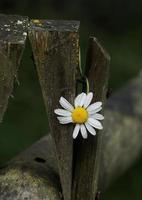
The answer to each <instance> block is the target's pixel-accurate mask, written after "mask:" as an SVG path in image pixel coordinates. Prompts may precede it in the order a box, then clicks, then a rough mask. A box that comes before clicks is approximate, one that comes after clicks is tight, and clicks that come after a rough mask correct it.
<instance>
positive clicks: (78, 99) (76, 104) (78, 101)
mask: <svg viewBox="0 0 142 200" xmlns="http://www.w3.org/2000/svg"><path fill="white" fill-rule="evenodd" d="M82 94H83V93H81V94H79V95H77V97H76V98H75V100H74V105H75V108H76V107H78V106H79V103H80V100H81V97H82Z"/></svg>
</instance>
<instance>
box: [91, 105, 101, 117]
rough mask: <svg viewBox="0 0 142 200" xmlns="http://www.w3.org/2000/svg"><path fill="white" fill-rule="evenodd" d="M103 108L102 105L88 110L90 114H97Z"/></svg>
mask: <svg viewBox="0 0 142 200" xmlns="http://www.w3.org/2000/svg"><path fill="white" fill-rule="evenodd" d="M101 110H102V107H99V108H96V109H95V110H91V111H88V112H89V114H90V115H92V114H95V113H97V112H99V111H101Z"/></svg>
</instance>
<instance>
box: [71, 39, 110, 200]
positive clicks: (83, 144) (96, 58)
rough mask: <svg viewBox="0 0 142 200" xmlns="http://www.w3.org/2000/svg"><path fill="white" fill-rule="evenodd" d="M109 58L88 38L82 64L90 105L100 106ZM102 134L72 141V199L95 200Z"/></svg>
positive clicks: (103, 94) (93, 40)
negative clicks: (73, 157)
mask: <svg viewBox="0 0 142 200" xmlns="http://www.w3.org/2000/svg"><path fill="white" fill-rule="evenodd" d="M109 60H110V58H109V55H108V54H107V53H106V52H105V51H104V49H103V48H102V46H101V45H100V43H99V42H98V41H97V40H96V38H94V37H91V38H90V41H89V49H88V55H87V62H86V77H87V78H88V81H89V84H90V91H92V92H93V93H94V99H93V100H94V102H96V101H102V102H103V104H104V101H105V98H106V92H107V84H108V83H107V82H108V73H109V67H108V64H109ZM102 138H103V132H102V131H100V132H98V133H97V135H96V136H95V137H94V136H92V135H89V137H88V139H87V140H82V138H79V139H77V140H76V141H75V157H76V158H75V161H76V163H75V169H74V179H73V181H74V182H73V184H74V188H73V200H80V199H81V200H95V198H96V195H97V191H98V189H99V183H98V181H99V172H100V171H99V170H100V160H101V148H102Z"/></svg>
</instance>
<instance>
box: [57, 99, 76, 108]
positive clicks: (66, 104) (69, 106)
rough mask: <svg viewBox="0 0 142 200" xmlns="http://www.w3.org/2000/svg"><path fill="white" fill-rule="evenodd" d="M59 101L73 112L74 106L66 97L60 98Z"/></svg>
mask: <svg viewBox="0 0 142 200" xmlns="http://www.w3.org/2000/svg"><path fill="white" fill-rule="evenodd" d="M59 103H60V104H61V106H62V107H63V108H64V109H66V110H68V111H70V112H72V111H73V109H74V107H73V106H72V105H71V104H70V103H69V102H68V101H67V100H66V99H65V98H64V97H61V98H60V100H59Z"/></svg>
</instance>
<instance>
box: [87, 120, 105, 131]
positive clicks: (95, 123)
mask: <svg viewBox="0 0 142 200" xmlns="http://www.w3.org/2000/svg"><path fill="white" fill-rule="evenodd" d="M88 123H89V124H90V125H91V126H93V127H94V128H96V129H99V130H102V129H103V126H102V124H101V122H99V121H98V120H96V119H93V118H89V119H88Z"/></svg>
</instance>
